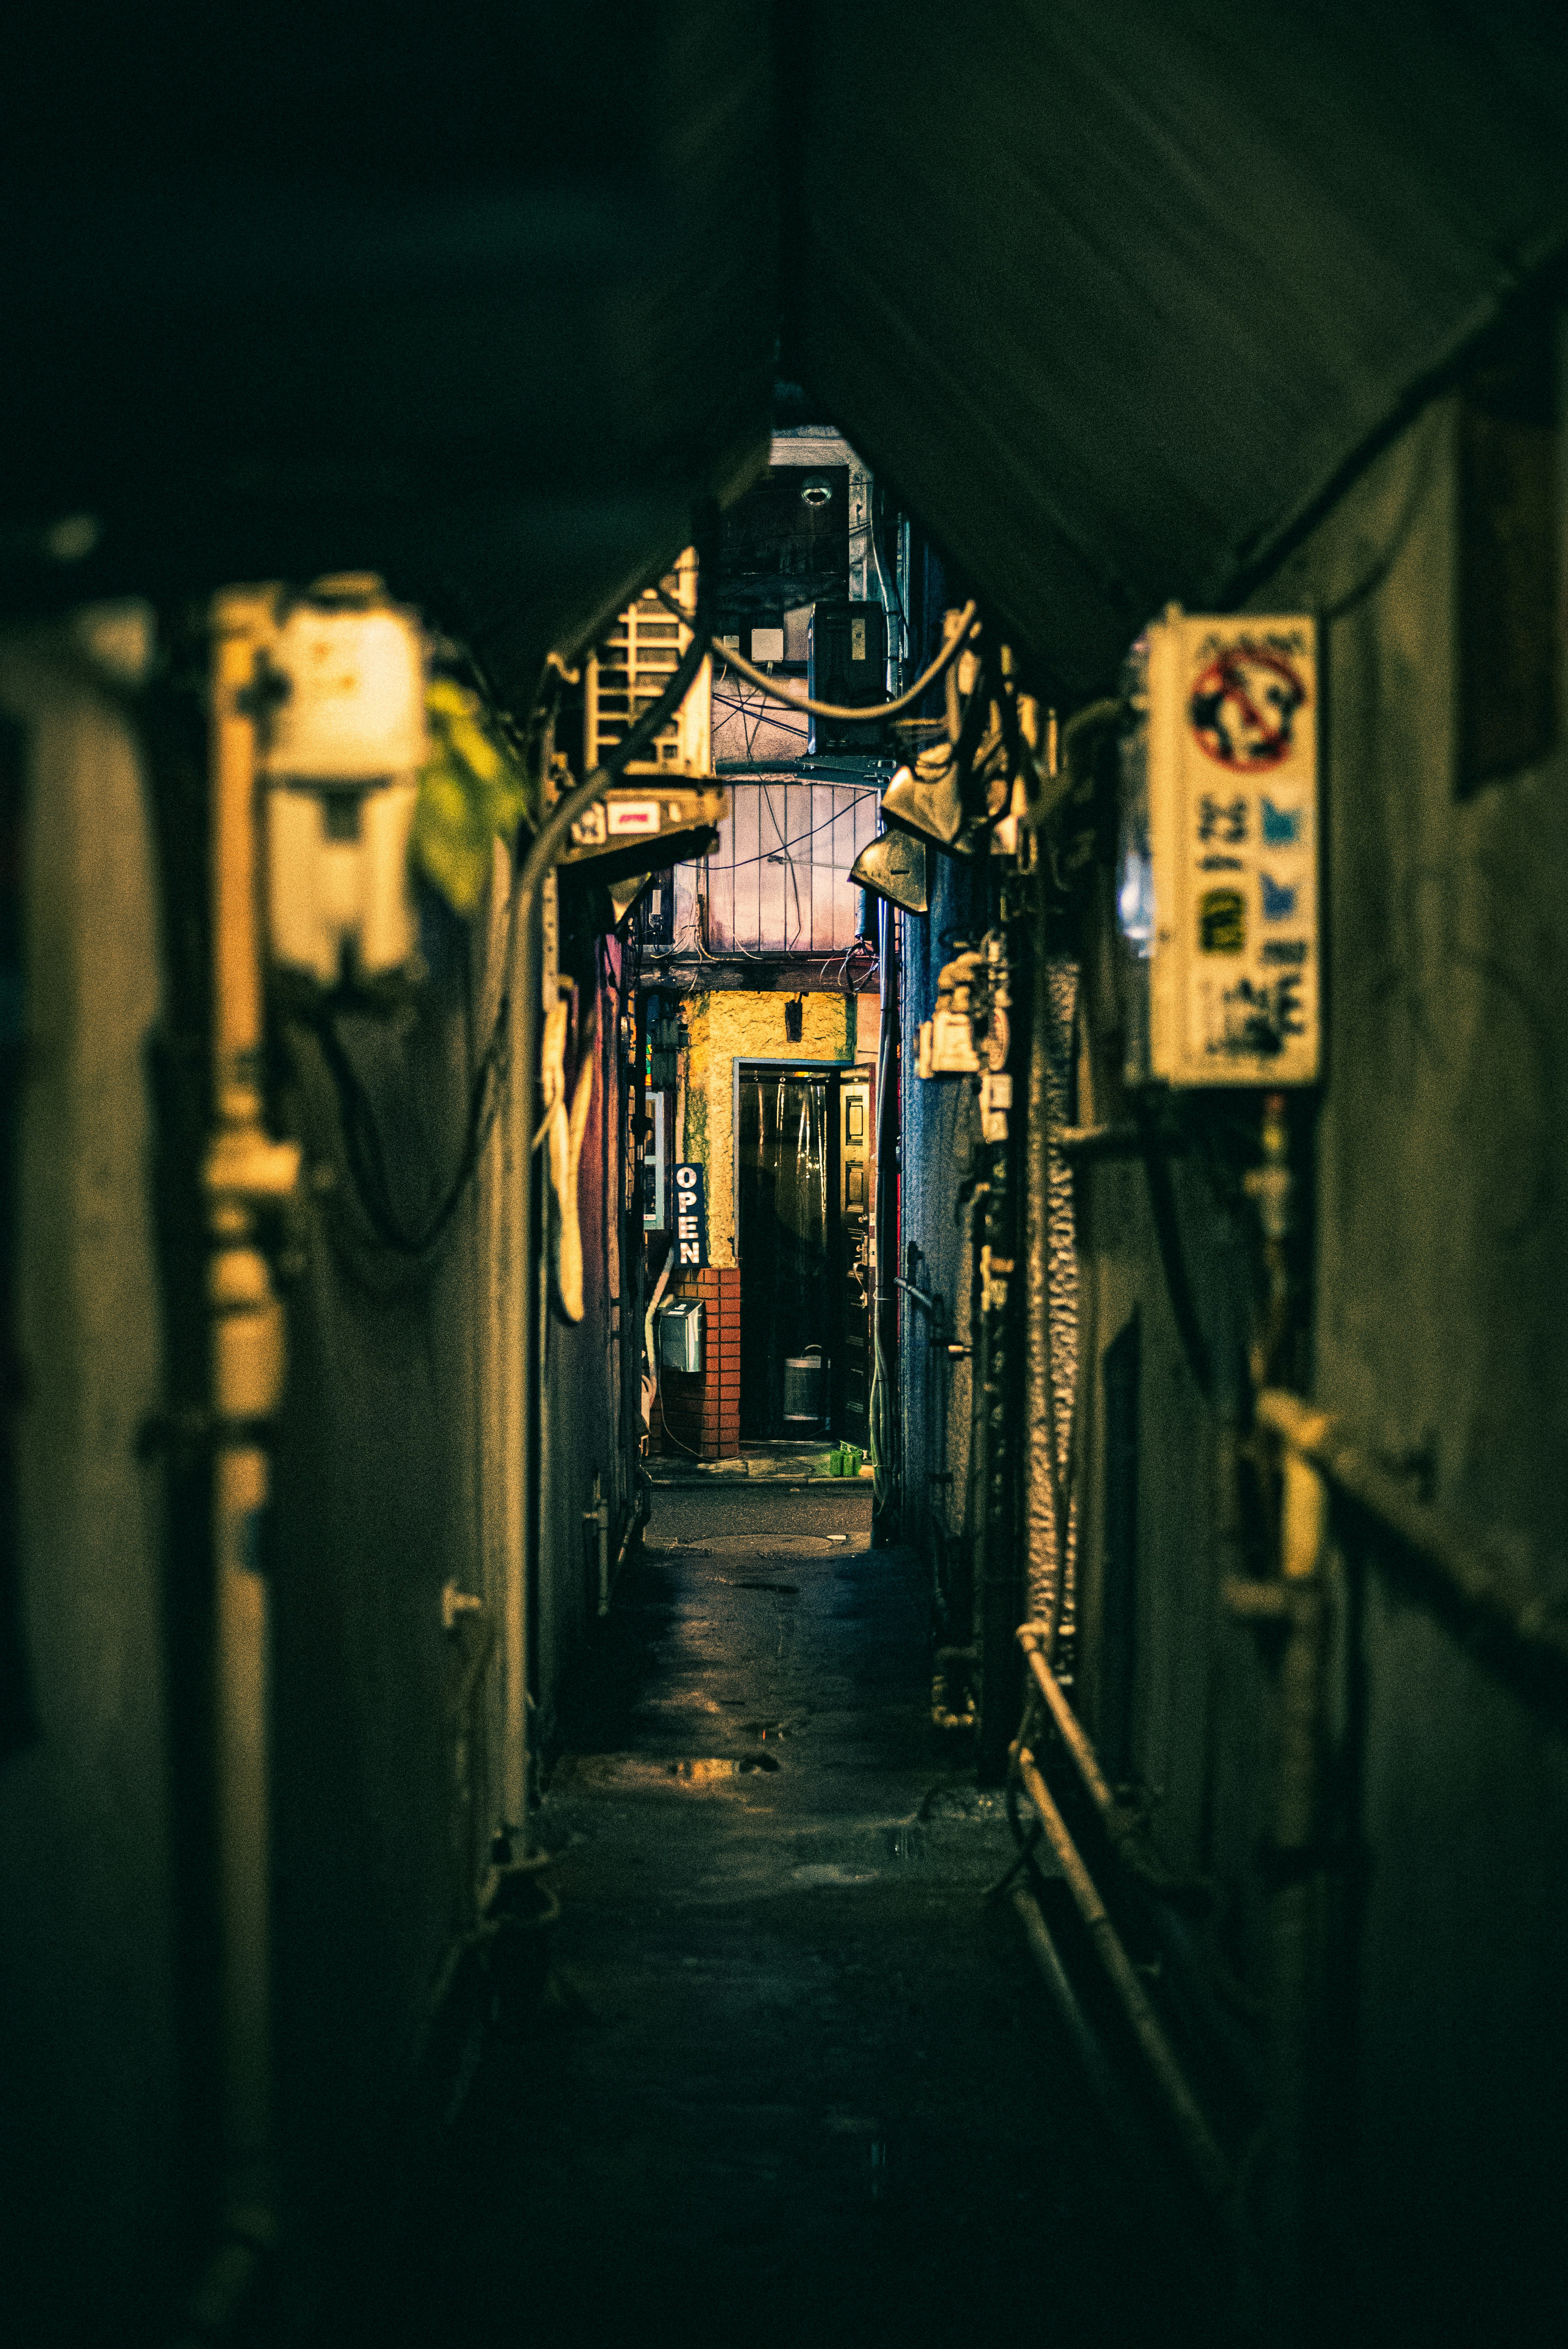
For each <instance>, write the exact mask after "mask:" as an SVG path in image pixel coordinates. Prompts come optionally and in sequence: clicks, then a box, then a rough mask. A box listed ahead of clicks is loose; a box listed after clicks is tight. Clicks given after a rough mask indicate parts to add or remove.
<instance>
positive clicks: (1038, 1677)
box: [1018, 1623, 1124, 1837]
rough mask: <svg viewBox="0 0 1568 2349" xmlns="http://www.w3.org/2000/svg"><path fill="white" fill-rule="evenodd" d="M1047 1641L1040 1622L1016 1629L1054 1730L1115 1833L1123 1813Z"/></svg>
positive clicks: (1100, 1813)
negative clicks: (1052, 1664) (1053, 1666)
mask: <svg viewBox="0 0 1568 2349" xmlns="http://www.w3.org/2000/svg"><path fill="white" fill-rule="evenodd" d="M1048 1642H1049V1633H1048V1631H1047V1630H1046V1628H1045V1626H1044V1625H1042V1624H1039V1623H1026V1624H1024V1625H1023V1626H1022V1628H1021V1629H1020V1630H1019V1633H1018V1645H1019V1646H1020V1647H1021V1648H1022V1649H1023V1651H1024V1654H1025V1657H1026V1659H1027V1661H1028V1666H1029V1671H1030V1672H1031V1673H1032V1674H1033V1676H1034V1682H1035V1686H1036V1687H1037V1689H1038V1690H1039V1692H1040V1694H1041V1696H1042V1697H1043V1698H1044V1699H1045V1702H1046V1709H1047V1712H1048V1713H1049V1714H1050V1716H1051V1720H1052V1722H1053V1723H1054V1724H1055V1726H1056V1731H1057V1735H1058V1737H1059V1738H1060V1739H1061V1741H1062V1744H1064V1745H1065V1746H1066V1747H1067V1749H1068V1753H1069V1754H1071V1756H1072V1759H1073V1763H1074V1765H1075V1767H1076V1768H1077V1770H1078V1776H1079V1777H1080V1778H1081V1779H1082V1780H1083V1783H1084V1787H1085V1790H1086V1791H1087V1793H1088V1796H1089V1799H1090V1801H1091V1802H1092V1803H1093V1805H1094V1806H1095V1808H1096V1810H1097V1811H1099V1815H1100V1816H1101V1818H1102V1819H1103V1820H1104V1821H1105V1823H1106V1826H1107V1827H1108V1828H1109V1829H1110V1831H1111V1834H1112V1836H1113V1837H1114V1836H1115V1835H1116V1833H1117V1831H1118V1829H1119V1826H1120V1824H1121V1821H1122V1818H1123V1816H1124V1815H1123V1813H1122V1810H1121V1806H1120V1805H1119V1803H1118V1801H1117V1799H1116V1796H1115V1795H1113V1794H1112V1793H1111V1791H1110V1787H1109V1785H1108V1784H1107V1782H1106V1776H1105V1773H1104V1771H1103V1770H1102V1769H1101V1768H1100V1766H1099V1756H1098V1755H1097V1754H1096V1753H1095V1750H1094V1747H1093V1746H1092V1745H1091V1744H1089V1742H1088V1736H1087V1735H1086V1734H1085V1733H1084V1729H1083V1725H1082V1723H1080V1722H1079V1720H1078V1715H1077V1714H1076V1713H1074V1711H1073V1709H1072V1707H1071V1705H1070V1704H1069V1703H1068V1701H1067V1695H1066V1692H1064V1690H1063V1688H1062V1684H1061V1682H1059V1681H1058V1680H1057V1676H1056V1674H1055V1672H1053V1671H1052V1670H1051V1668H1050V1666H1049V1664H1048V1663H1047V1661H1046V1655H1047V1646H1048Z"/></svg>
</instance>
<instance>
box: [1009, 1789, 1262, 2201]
mask: <svg viewBox="0 0 1568 2349" xmlns="http://www.w3.org/2000/svg"><path fill="white" fill-rule="evenodd" d="M1015 1752H1016V1764H1017V1771H1018V1775H1019V1777H1020V1779H1021V1780H1022V1782H1023V1786H1024V1791H1025V1793H1026V1795H1028V1798H1029V1801H1030V1803H1031V1805H1032V1806H1033V1807H1034V1811H1035V1816H1037V1819H1038V1820H1039V1822H1040V1825H1041V1826H1042V1827H1043V1828H1044V1830H1045V1834H1046V1840H1047V1843H1048V1844H1049V1845H1050V1847H1051V1852H1052V1855H1053V1857H1055V1859H1056V1863H1057V1867H1058V1868H1060V1870H1061V1872H1062V1877H1063V1879H1064V1880H1065V1882H1066V1884H1067V1887H1068V1891H1069V1892H1070V1893H1071V1894H1072V1897H1073V1901H1074V1904H1075V1905H1076V1907H1077V1909H1078V1914H1079V1916H1080V1917H1081V1918H1082V1919H1083V1921H1084V1926H1085V1929H1086V1930H1087V1931H1088V1937H1089V1940H1090V1941H1091V1942H1092V1943H1093V1945H1094V1950H1095V1954H1096V1956H1097V1957H1098V1958H1099V1961H1100V1964H1101V1966H1102V1967H1103V1968H1104V1970H1105V1975H1106V1979H1107V1981H1108V1982H1109V1984H1110V1987H1111V1989H1112V1991H1113V1992H1114V1993H1115V1995H1116V1998H1117V2002H1118V2003H1119V2006H1120V2007H1121V2010H1122V2013H1124V2014H1125V2015H1126V2017H1127V2020H1128V2022H1129V2023H1130V2026H1131V2029H1132V2033H1133V2035H1134V2037H1135V2038H1136V2039H1137V2041H1138V2044H1139V2046H1140V2049H1141V2051H1142V2053H1143V2055H1144V2057H1145V2059H1146V2061H1147V2063H1148V2065H1149V2071H1150V2077H1151V2079H1152V2080H1153V2083H1154V2085H1155V2087H1156V2088H1157V2090H1158V2091H1159V2094H1160V2099H1161V2103H1162V2105H1163V2106H1164V2107H1165V2109H1166V2111H1167V2113H1168V2114H1169V2115H1170V2117H1171V2126H1172V2127H1173V2128H1174V2130H1175V2132H1176V2136H1177V2138H1178V2140H1179V2141H1180V2143H1181V2148H1182V2150H1183V2152H1184V2153H1185V2154H1186V2156H1187V2158H1188V2160H1189V2161H1190V2162H1191V2167H1192V2170H1193V2173H1194V2175H1195V2176H1196V2178H1197V2179H1198V2183H1199V2185H1200V2186H1201V2187H1202V2191H1203V2194H1204V2196H1205V2198H1206V2199H1207V2200H1208V2201H1209V2202H1211V2203H1212V2205H1213V2207H1214V2209H1216V2210H1219V2211H1222V2212H1225V2211H1228V2209H1229V2207H1230V2204H1231V2200H1232V2196H1233V2185H1234V2181H1233V2178H1232V2175H1231V2168H1230V2164H1229V2163H1228V2162H1227V2160H1226V2158H1225V2156H1224V2154H1223V2152H1222V2150H1221V2147H1220V2146H1219V2144H1218V2142H1217V2140H1216V2139H1215V2137H1214V2135H1213V2132H1212V2130H1211V2128H1210V2127H1209V2124H1208V2122H1207V2121H1206V2120H1205V2119H1204V2117H1203V2114H1202V2110H1201V2108H1200V2106H1199V2104H1198V2100H1197V2098H1196V2097H1195V2096H1194V2095H1193V2094H1192V2091H1191V2088H1190V2087H1189V2085H1187V2079H1186V2075H1185V2074H1184V2073H1183V2072H1182V2069H1181V2064H1180V2062H1179V2061H1178V2059H1177V2055H1176V2052H1175V2050H1174V2049H1173V2048H1172V2046H1171V2042H1170V2040H1169V2039H1168V2038H1167V2037H1166V2035H1165V2032H1164V2029H1163V2027H1162V2025H1161V2022H1160V2018H1159V2016H1158V2015H1157V2014H1156V2013H1155V2012H1154V2009H1153V2007H1152V2006H1151V2005H1150V2002H1149V1997H1148V1993H1147V1992H1145V1990H1144V1987H1143V1984H1142V1983H1141V1982H1140V1980H1139V1979H1138V1971H1137V1969H1136V1968H1135V1966H1134V1965H1133V1962H1132V1961H1131V1959H1130V1957H1129V1956H1128V1954H1127V1951H1126V1948H1125V1946H1124V1944H1123V1942H1122V1940H1121V1936H1120V1935H1119V1933H1118V1931H1117V1930H1116V1927H1115V1926H1114V1925H1113V1924H1112V1922H1111V1920H1110V1918H1109V1914H1108V1912H1107V1909H1106V1906H1105V1903H1104V1901H1103V1900H1102V1899H1100V1897H1099V1892H1098V1890H1097V1889H1096V1888H1095V1882H1094V1878H1092V1877H1091V1876H1090V1874H1089V1872H1088V1868H1086V1867H1085V1866H1084V1863H1083V1859H1082V1857H1081V1856H1080V1854H1079V1852H1078V1846H1077V1845H1076V1844H1075V1843H1074V1841H1073V1839H1072V1837H1071V1835H1070V1834H1069V1833H1068V1825H1067V1821H1066V1820H1065V1819H1064V1818H1063V1816H1062V1815H1061V1813H1060V1811H1058V1810H1057V1806H1056V1804H1055V1803H1054V1802H1053V1801H1052V1799H1051V1795H1050V1790H1049V1788H1048V1787H1047V1785H1046V1782H1045V1780H1044V1778H1043V1777H1042V1776H1041V1775H1040V1772H1039V1768H1038V1765H1037V1763H1036V1761H1035V1757H1034V1755H1033V1754H1031V1753H1030V1751H1029V1749H1028V1747H1027V1746H1026V1745H1020V1746H1018V1747H1016V1749H1015Z"/></svg>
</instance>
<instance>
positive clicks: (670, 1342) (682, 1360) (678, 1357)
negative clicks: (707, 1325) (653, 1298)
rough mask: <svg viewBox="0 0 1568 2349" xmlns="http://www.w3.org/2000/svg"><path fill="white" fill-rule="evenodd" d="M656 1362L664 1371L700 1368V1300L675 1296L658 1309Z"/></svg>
mask: <svg viewBox="0 0 1568 2349" xmlns="http://www.w3.org/2000/svg"><path fill="white" fill-rule="evenodd" d="M659 1360H660V1361H661V1362H662V1363H663V1364H664V1367H665V1370H666V1371H700V1370H701V1368H702V1299H701V1298H700V1297H674V1298H672V1299H670V1301H669V1303H668V1304H667V1305H664V1306H661V1307H660V1309H659Z"/></svg>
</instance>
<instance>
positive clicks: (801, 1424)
mask: <svg viewBox="0 0 1568 2349" xmlns="http://www.w3.org/2000/svg"><path fill="white" fill-rule="evenodd" d="M826 1370H827V1364H826V1363H825V1362H824V1361H823V1360H822V1349H821V1348H820V1346H808V1347H807V1349H806V1350H805V1352H804V1353H803V1354H786V1355H785V1357H784V1424H785V1426H786V1427H788V1428H789V1430H790V1431H791V1433H795V1434H797V1435H805V1434H808V1433H810V1431H811V1430H812V1429H814V1428H817V1427H820V1424H821V1422H822V1418H823V1377H824V1373H825V1371H826Z"/></svg>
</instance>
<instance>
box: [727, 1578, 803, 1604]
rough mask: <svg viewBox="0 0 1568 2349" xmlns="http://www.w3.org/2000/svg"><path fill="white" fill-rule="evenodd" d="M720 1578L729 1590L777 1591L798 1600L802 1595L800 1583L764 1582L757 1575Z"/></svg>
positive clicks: (788, 1597) (787, 1597)
mask: <svg viewBox="0 0 1568 2349" xmlns="http://www.w3.org/2000/svg"><path fill="white" fill-rule="evenodd" d="M719 1580H720V1582H722V1583H723V1584H724V1586H725V1588H726V1589H727V1590H777V1591H779V1592H780V1593H781V1594H782V1596H783V1597H784V1598H786V1599H798V1598H799V1595H800V1586H799V1583H798V1582H764V1581H763V1580H762V1579H761V1578H760V1577H758V1576H757V1575H739V1576H735V1575H728V1574H721V1575H720V1576H719Z"/></svg>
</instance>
